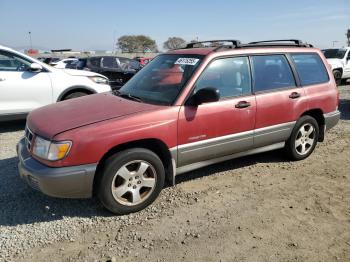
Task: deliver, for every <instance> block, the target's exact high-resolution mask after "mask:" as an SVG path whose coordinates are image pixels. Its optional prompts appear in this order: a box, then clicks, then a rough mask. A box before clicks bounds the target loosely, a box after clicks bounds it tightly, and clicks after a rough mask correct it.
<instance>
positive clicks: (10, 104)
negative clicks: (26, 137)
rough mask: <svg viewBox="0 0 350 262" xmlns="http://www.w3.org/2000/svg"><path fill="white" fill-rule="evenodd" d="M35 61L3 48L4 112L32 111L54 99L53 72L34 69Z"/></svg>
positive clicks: (0, 86) (0, 98)
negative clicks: (32, 67) (32, 70)
mask: <svg viewBox="0 0 350 262" xmlns="http://www.w3.org/2000/svg"><path fill="white" fill-rule="evenodd" d="M31 63H32V61H30V60H27V59H26V58H24V57H21V56H18V55H17V54H14V53H11V52H8V51H0V115H7V114H22V113H28V112H29V111H31V110H32V109H35V108H37V107H40V106H44V105H47V104H50V103H52V102H53V101H52V87H51V79H50V76H49V72H38V73H35V72H31V71H30V70H29V67H30V64H31Z"/></svg>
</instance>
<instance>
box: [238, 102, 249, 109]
mask: <svg viewBox="0 0 350 262" xmlns="http://www.w3.org/2000/svg"><path fill="white" fill-rule="evenodd" d="M249 106H250V103H249V102H247V101H239V102H238V103H237V104H236V105H235V108H246V107H249Z"/></svg>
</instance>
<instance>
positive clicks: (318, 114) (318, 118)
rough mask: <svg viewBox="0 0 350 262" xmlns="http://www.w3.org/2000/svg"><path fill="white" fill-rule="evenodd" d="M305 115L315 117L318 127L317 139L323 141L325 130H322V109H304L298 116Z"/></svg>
mask: <svg viewBox="0 0 350 262" xmlns="http://www.w3.org/2000/svg"><path fill="white" fill-rule="evenodd" d="M306 115H308V116H311V117H313V118H315V120H316V121H317V124H318V127H319V137H318V141H319V142H323V140H324V136H325V130H324V129H325V119H324V116H323V111H322V110H321V109H320V108H314V109H310V110H308V111H305V112H304V113H303V114H302V115H301V116H300V117H302V116H306Z"/></svg>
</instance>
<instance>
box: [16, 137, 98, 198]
mask: <svg viewBox="0 0 350 262" xmlns="http://www.w3.org/2000/svg"><path fill="white" fill-rule="evenodd" d="M17 154H18V158H19V163H18V171H19V174H20V176H21V178H22V179H23V180H25V181H26V182H27V183H28V184H29V185H30V186H31V187H32V188H34V189H36V190H39V191H41V192H42V193H44V194H46V195H49V196H53V197H61V198H89V197H91V196H92V190H93V180H94V175H95V172H96V167H97V164H88V165H80V166H72V167H48V166H45V165H43V164H41V163H40V162H38V161H37V160H35V159H34V158H33V157H32V156H31V155H30V154H29V152H28V149H27V147H26V146H25V143H24V139H22V140H21V141H20V142H19V143H18V144H17Z"/></svg>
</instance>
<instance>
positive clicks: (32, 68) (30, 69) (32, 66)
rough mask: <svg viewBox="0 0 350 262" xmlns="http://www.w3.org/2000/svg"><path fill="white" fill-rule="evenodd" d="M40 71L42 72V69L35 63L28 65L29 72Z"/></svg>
mask: <svg viewBox="0 0 350 262" xmlns="http://www.w3.org/2000/svg"><path fill="white" fill-rule="evenodd" d="M41 70H43V67H42V66H41V65H39V64H37V63H32V64H30V67H29V71H31V72H36V73H38V72H41Z"/></svg>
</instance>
